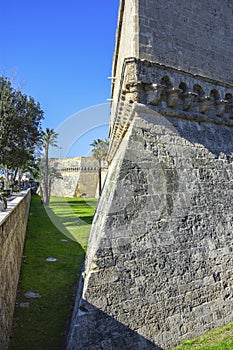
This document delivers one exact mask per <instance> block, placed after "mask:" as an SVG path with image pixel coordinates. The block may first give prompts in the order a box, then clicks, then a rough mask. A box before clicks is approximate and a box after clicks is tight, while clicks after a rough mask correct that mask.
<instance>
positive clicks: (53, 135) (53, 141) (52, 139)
mask: <svg viewBox="0 0 233 350" xmlns="http://www.w3.org/2000/svg"><path fill="white" fill-rule="evenodd" d="M57 137H58V133H57V132H55V130H54V129H49V128H46V130H45V132H43V138H42V140H43V145H44V149H45V168H44V204H45V205H49V201H50V191H49V146H54V147H57Z"/></svg>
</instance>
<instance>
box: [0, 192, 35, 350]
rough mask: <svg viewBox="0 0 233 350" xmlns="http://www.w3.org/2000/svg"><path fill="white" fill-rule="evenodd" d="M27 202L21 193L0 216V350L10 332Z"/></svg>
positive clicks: (29, 195)
mask: <svg viewBox="0 0 233 350" xmlns="http://www.w3.org/2000/svg"><path fill="white" fill-rule="evenodd" d="M30 199H31V193H30V192H25V193H22V194H21V195H18V196H17V197H16V198H15V199H14V200H12V201H11V202H8V209H7V210H6V211H5V212H1V213H0V247H1V249H0V266H1V268H0V286H1V288H0V350H6V349H7V345H8V341H9V336H10V332H11V325H12V320H13V314H14V307H15V299H16V291H17V285H18V279H19V273H20V266H21V258H22V254H23V247H24V239H25V233H26V227H27V220H28V212H29V206H30Z"/></svg>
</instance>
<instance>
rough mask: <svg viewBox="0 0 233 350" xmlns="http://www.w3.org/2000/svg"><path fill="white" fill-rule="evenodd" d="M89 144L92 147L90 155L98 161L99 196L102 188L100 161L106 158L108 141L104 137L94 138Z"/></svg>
mask: <svg viewBox="0 0 233 350" xmlns="http://www.w3.org/2000/svg"><path fill="white" fill-rule="evenodd" d="M90 146H92V147H93V149H92V152H91V153H92V157H94V158H95V159H98V161H99V197H100V195H101V190H102V178H101V170H102V167H101V165H102V164H101V162H102V161H104V160H107V154H108V146H109V142H108V140H106V139H104V140H101V139H97V140H94V141H93V142H92V143H91V145H90Z"/></svg>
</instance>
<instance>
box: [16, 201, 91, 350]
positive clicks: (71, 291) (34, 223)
mask: <svg viewBox="0 0 233 350" xmlns="http://www.w3.org/2000/svg"><path fill="white" fill-rule="evenodd" d="M96 204H97V200H96V199H87V200H85V199H82V198H66V199H64V198H58V197H53V198H52V200H51V205H50V208H47V209H46V210H45V207H44V206H43V205H42V204H41V200H40V197H39V196H37V195H35V196H32V201H31V208H30V214H29V220H28V228H27V235H26V241H25V248H24V253H23V254H24V257H23V260H22V266H21V274H20V281H19V286H18V296H17V306H16V309H15V317H14V325H13V333H12V337H11V342H10V346H9V350H32V349H33V350H42V349H43V350H62V349H65V343H66V336H67V332H68V329H69V323H70V320H71V316H72V309H73V305H74V300H75V291H76V284H77V276H78V272H79V271H80V267H81V265H82V262H83V257H84V254H85V250H86V247H87V242H88V236H89V232H90V227H91V221H92V217H93V214H94V211H95V207H96ZM47 258H55V259H57V260H56V261H52V262H47V261H46V259H47ZM29 291H30V292H34V293H38V294H39V298H35V299H33V298H29V299H28V298H27V297H26V296H25V294H26V293H27V292H29ZM19 305H20V306H19Z"/></svg>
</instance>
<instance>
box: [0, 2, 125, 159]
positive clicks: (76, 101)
mask: <svg viewBox="0 0 233 350" xmlns="http://www.w3.org/2000/svg"><path fill="white" fill-rule="evenodd" d="M118 2H119V1H118V0H101V1H96V0H86V1H83V0H60V1H59V0H58V1H51V0H40V1H32V0H20V1H19V0H10V1H8V0H0V13H1V20H0V32H1V48H0V74H1V75H7V76H10V77H12V76H15V83H14V84H15V86H16V87H17V86H19V85H20V86H21V87H22V90H23V92H25V93H26V94H27V95H30V96H33V97H34V98H35V100H36V101H38V102H40V104H41V108H42V109H43V110H44V112H45V120H44V121H43V124H42V125H43V128H45V127H49V128H57V127H58V125H60V126H61V125H62V123H63V122H64V121H65V120H66V119H67V118H69V117H70V116H72V115H74V114H75V113H77V112H79V111H80V110H83V109H86V108H88V107H91V106H94V105H99V104H103V103H106V102H107V99H108V98H110V81H109V80H108V79H107V77H108V76H110V75H111V65H112V57H113V51H114V46H115V32H116V25H117V13H118ZM104 110H105V109H104ZM79 118H80V124H83V123H84V124H85V120H84V118H82V113H81V115H80V114H79ZM93 118H95V116H94V115H93ZM108 118H109V116H107V120H108ZM100 119H101V121H100V122H101V123H102V118H100ZM97 124H98V123H97ZM93 125H96V123H95V122H94V124H93ZM82 127H83V125H82ZM86 131H87V130H86ZM98 132H100V135H99V134H98V133H97V134H96V135H95V134H93V135H92V136H91V137H97V136H98V137H99V136H100V138H102V137H105V136H107V127H105V128H103V127H100V128H99V131H98ZM87 142H89V141H87ZM60 143H61V144H60V147H62V141H60ZM77 152H78V154H76V153H73V154H70V156H75V155H81V154H80V152H81V153H82V152H83V155H85V154H84V153H85V152H87V150H86V149H85V150H82V151H81V150H78V151H77ZM60 153H62V151H60ZM62 156H65V155H62Z"/></svg>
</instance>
